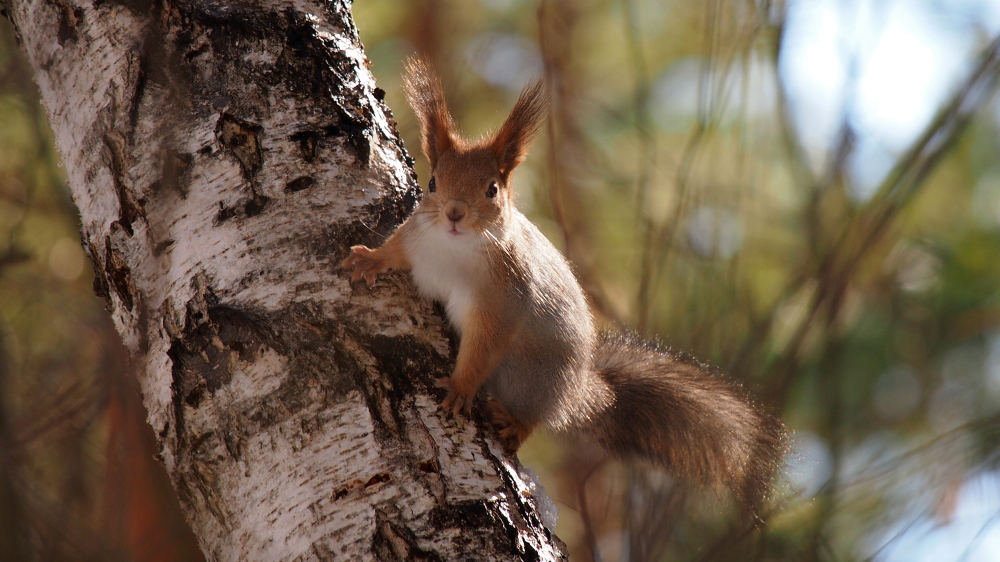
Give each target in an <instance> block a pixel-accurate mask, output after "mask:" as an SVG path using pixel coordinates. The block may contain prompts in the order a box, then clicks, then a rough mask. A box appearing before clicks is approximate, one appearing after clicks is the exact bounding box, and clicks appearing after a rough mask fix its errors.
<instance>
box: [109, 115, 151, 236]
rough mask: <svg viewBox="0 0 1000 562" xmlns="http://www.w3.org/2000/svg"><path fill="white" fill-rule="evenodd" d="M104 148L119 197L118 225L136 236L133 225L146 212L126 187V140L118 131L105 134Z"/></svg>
mask: <svg viewBox="0 0 1000 562" xmlns="http://www.w3.org/2000/svg"><path fill="white" fill-rule="evenodd" d="M104 147H105V149H106V155H107V164H108V167H109V168H110V170H111V180H112V183H114V187H115V193H116V194H117V195H118V206H119V213H120V217H119V219H118V221H117V222H118V223H119V224H121V226H122V227H123V228H124V229H125V232H127V233H128V235H129V236H132V235H133V234H134V231H133V230H132V225H133V224H134V223H135V221H136V220H137V219H139V218H145V217H146V210H145V209H144V208H143V206H142V201H141V200H137V199H136V198H135V196H134V195H133V194H132V192H131V191H129V189H128V187H126V185H125V184H126V181H125V179H126V178H125V162H126V161H127V158H126V155H125V138H124V137H122V135H121V134H120V133H118V132H117V131H113V130H112V131H108V132H107V133H105V134H104Z"/></svg>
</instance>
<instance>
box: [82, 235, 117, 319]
mask: <svg viewBox="0 0 1000 562" xmlns="http://www.w3.org/2000/svg"><path fill="white" fill-rule="evenodd" d="M84 247H85V248H86V250H87V256H89V257H90V263H91V264H92V265H93V266H94V267H93V270H94V284H93V289H94V294H95V295H97V296H99V297H101V298H102V299H104V303H105V305H106V307H107V308H108V310H111V289H110V285H109V283H108V278H107V277H106V276H105V273H104V265H103V264H102V263H101V256H100V254H99V253H98V251H97V248H96V247H95V246H94V244H93V243H92V242H87V244H86V245H85V246H84Z"/></svg>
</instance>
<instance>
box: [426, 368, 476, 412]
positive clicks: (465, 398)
mask: <svg viewBox="0 0 1000 562" xmlns="http://www.w3.org/2000/svg"><path fill="white" fill-rule="evenodd" d="M434 385H435V386H437V387H438V388H447V389H448V396H447V397H445V399H444V402H442V403H441V408H442V409H444V410H445V411H448V412H450V413H451V414H452V415H457V414H458V413H459V412H463V413H464V414H465V415H467V416H468V415H469V414H471V413H472V399H473V398H475V396H476V393H475V391H473V392H471V393H470V392H468V391H463V390H461V389H459V388H458V387H456V386H455V382H454V380H453V379H452V377H441V378H439V379H437V381H435V383H434Z"/></svg>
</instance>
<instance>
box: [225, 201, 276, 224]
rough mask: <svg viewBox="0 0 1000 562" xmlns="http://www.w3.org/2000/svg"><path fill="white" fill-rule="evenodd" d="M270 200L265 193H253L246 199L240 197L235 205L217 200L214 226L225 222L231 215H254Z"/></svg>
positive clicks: (247, 216) (261, 210)
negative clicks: (217, 206) (217, 207)
mask: <svg viewBox="0 0 1000 562" xmlns="http://www.w3.org/2000/svg"><path fill="white" fill-rule="evenodd" d="M270 202H271V198H270V197H267V196H266V195H254V196H253V197H250V198H248V199H241V200H239V201H238V202H237V203H236V204H235V205H232V206H229V207H227V206H225V205H223V204H222V202H221V201H220V202H219V212H218V213H217V214H216V215H215V226H219V225H220V224H222V223H224V222H226V221H227V220H229V219H231V218H233V217H244V218H249V217H255V216H257V215H259V214H261V213H263V212H264V208H265V207H267V204H268V203H270Z"/></svg>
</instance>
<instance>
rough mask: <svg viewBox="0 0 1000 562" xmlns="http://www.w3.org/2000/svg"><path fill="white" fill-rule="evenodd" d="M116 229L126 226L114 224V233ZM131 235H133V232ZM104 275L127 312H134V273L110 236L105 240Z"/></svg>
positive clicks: (112, 227) (112, 226)
mask: <svg viewBox="0 0 1000 562" xmlns="http://www.w3.org/2000/svg"><path fill="white" fill-rule="evenodd" d="M116 228H122V229H124V226H122V225H120V224H119V223H117V222H115V223H112V225H111V229H112V233H113V232H114V230H115V229H116ZM129 234H130V235H131V232H129ZM104 273H105V275H107V277H106V279H107V283H108V284H109V285H110V286H111V288H112V289H114V292H115V294H116V295H118V299H119V300H120V301H121V302H122V305H123V306H124V307H125V309H126V310H128V311H129V312H132V309H133V308H134V307H135V302H134V300H133V294H134V293H135V285H134V284H133V283H132V271H131V270H130V269H129V267H128V264H127V263H126V262H125V256H123V255H122V253H121V252H120V251H118V250H117V249H115V248H114V247H113V246H112V244H111V237H110V236H109V237H108V238H106V239H105V245H104Z"/></svg>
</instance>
